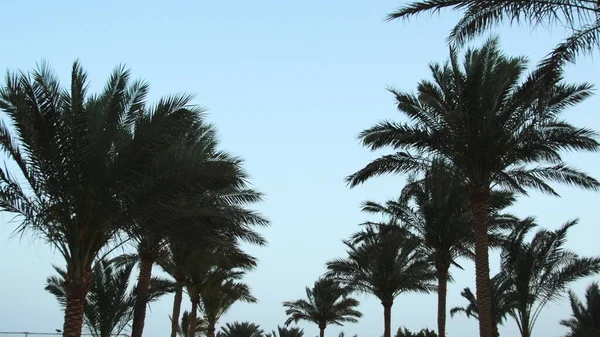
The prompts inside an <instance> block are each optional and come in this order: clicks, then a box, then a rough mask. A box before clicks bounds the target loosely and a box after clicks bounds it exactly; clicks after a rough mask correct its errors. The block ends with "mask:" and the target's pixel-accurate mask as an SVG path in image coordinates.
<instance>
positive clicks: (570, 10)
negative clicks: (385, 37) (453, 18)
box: [388, 0, 600, 74]
mask: <svg viewBox="0 0 600 337" xmlns="http://www.w3.org/2000/svg"><path fill="white" fill-rule="evenodd" d="M445 8H452V9H454V10H460V11H462V12H463V16H462V18H461V19H460V20H459V22H458V23H457V24H456V26H455V27H454V28H453V29H452V31H451V33H450V36H449V41H451V42H456V43H459V44H465V43H466V42H468V41H470V40H471V39H473V38H475V37H477V36H480V35H481V34H483V33H485V32H488V31H490V30H492V29H493V28H494V27H495V26H497V25H499V24H500V23H502V22H508V23H510V24H522V23H528V24H530V25H533V26H552V25H558V26H560V27H561V28H564V27H567V28H569V29H571V35H570V36H569V37H568V38H567V39H565V40H564V41H562V42H561V43H560V44H558V45H557V46H556V48H555V49H554V50H553V51H552V53H550V54H549V55H548V56H547V58H546V59H545V60H544V61H543V62H542V67H543V68H544V69H545V70H546V71H547V72H548V73H549V74H551V73H552V70H553V69H557V68H560V67H562V66H563V64H564V63H565V62H574V61H575V58H576V57H577V56H579V55H580V54H582V53H591V52H593V51H597V50H598V46H599V44H600V16H599V15H598V14H600V4H599V3H598V2H597V1H588V0H556V1H546V0H486V1H481V0H424V1H418V2H413V3H409V4H407V5H405V6H403V7H401V8H399V9H398V10H396V11H394V12H393V13H391V14H389V15H388V20H393V19H399V18H409V17H411V16H415V15H418V14H421V13H425V12H431V13H435V12H439V11H441V10H442V9H445Z"/></svg>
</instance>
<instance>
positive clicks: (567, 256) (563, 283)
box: [501, 220, 600, 337]
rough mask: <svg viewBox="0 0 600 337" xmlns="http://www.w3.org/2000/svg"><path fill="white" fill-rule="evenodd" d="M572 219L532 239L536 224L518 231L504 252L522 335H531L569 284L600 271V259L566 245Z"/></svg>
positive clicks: (505, 270) (506, 276) (504, 269)
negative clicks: (541, 314) (537, 322)
mask: <svg viewBox="0 0 600 337" xmlns="http://www.w3.org/2000/svg"><path fill="white" fill-rule="evenodd" d="M576 223H577V220H573V221H569V222H567V223H566V224H564V225H563V226H562V227H560V228H559V229H557V230H554V231H550V230H546V229H540V230H538V231H537V233H535V235H534V236H533V238H532V239H531V241H528V240H526V239H525V237H526V236H527V234H529V232H530V230H531V229H532V228H534V225H533V224H530V225H528V226H522V227H521V228H519V229H518V230H515V231H514V232H513V234H511V237H510V238H509V240H508V241H507V244H506V246H505V248H504V249H503V250H502V254H501V264H502V273H501V274H502V277H503V278H504V279H505V280H506V281H507V282H508V283H510V285H511V289H510V290H509V292H508V293H509V294H511V297H512V300H513V301H514V304H515V308H514V311H513V316H514V318H515V320H516V322H517V325H518V327H519V331H520V332H521V336H522V337H531V332H532V330H533V327H534V325H535V322H536V321H537V319H538V317H539V314H540V313H541V311H542V310H543V309H544V307H545V306H546V305H547V304H548V303H549V302H552V301H555V300H558V299H560V298H562V296H563V295H564V293H565V292H566V290H567V287H568V286H569V284H571V283H572V282H574V281H577V280H579V279H581V278H583V277H587V276H591V275H594V274H596V273H598V272H600V258H599V257H593V258H587V257H580V256H578V255H577V254H575V253H574V252H572V251H569V250H567V249H566V248H565V247H564V245H565V243H566V239H567V232H568V230H569V229H570V228H571V227H573V226H574V225H575V224H576Z"/></svg>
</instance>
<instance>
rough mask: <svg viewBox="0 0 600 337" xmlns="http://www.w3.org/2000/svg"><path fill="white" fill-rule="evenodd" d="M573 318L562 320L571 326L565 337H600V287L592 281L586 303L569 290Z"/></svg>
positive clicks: (586, 294) (586, 293)
mask: <svg viewBox="0 0 600 337" xmlns="http://www.w3.org/2000/svg"><path fill="white" fill-rule="evenodd" d="M569 299H570V301H571V310H573V313H572V315H571V318H569V319H565V320H562V321H560V324H561V325H563V326H566V327H567V328H569V332H568V333H567V335H566V336H565V337H600V288H598V283H592V284H591V285H590V286H589V287H588V288H587V290H586V292H585V304H584V303H582V302H581V301H580V300H579V299H578V298H577V295H575V293H573V292H569Z"/></svg>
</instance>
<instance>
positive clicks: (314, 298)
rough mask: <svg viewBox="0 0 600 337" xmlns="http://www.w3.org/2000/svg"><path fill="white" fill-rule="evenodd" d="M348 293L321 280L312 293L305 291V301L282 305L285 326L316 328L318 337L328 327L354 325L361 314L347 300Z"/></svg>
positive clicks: (339, 286)
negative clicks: (302, 323) (298, 324)
mask: <svg viewBox="0 0 600 337" xmlns="http://www.w3.org/2000/svg"><path fill="white" fill-rule="evenodd" d="M350 292H351V289H349V288H347V287H343V286H341V285H340V284H339V283H338V282H337V281H336V280H334V279H332V278H327V277H322V278H320V279H318V280H317V281H315V283H314V285H313V287H312V289H311V288H308V287H307V288H306V299H300V300H297V301H293V302H283V306H284V307H285V308H286V310H285V314H286V315H288V316H289V317H288V319H287V320H286V322H285V324H286V325H289V324H291V323H292V322H298V321H301V320H303V321H308V322H313V323H315V324H317V325H318V326H319V330H320V331H321V337H323V335H324V331H325V328H326V327H327V326H328V325H331V324H335V325H343V323H346V322H350V323H356V322H358V318H360V317H362V314H361V313H360V312H359V311H357V310H356V309H355V308H356V307H358V305H359V302H358V301H357V300H356V299H354V298H351V297H349V295H350Z"/></svg>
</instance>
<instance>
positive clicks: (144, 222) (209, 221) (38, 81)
mask: <svg viewBox="0 0 600 337" xmlns="http://www.w3.org/2000/svg"><path fill="white" fill-rule="evenodd" d="M88 89H89V88H88V80H87V75H86V73H85V72H84V71H83V69H82V68H81V66H80V64H79V63H78V62H75V63H74V65H73V69H72V73H71V79H70V88H63V87H62V86H61V85H60V83H59V81H58V80H57V78H56V76H55V75H54V74H53V73H52V72H51V71H50V69H49V67H48V65H47V64H45V63H42V64H41V65H40V66H39V67H38V68H37V69H36V70H34V71H32V72H29V73H28V72H9V73H8V74H7V76H6V80H5V84H4V85H3V86H2V87H0V110H2V111H3V112H4V113H5V116H6V118H5V119H4V120H3V121H2V122H1V123H0V148H1V149H2V151H3V152H4V153H5V154H6V157H7V158H8V160H9V163H8V165H7V166H5V167H3V168H2V169H0V209H1V210H3V211H5V212H9V213H12V214H13V215H15V221H17V229H16V232H17V233H18V234H23V233H26V232H31V233H33V234H34V235H36V236H39V237H41V238H43V239H44V240H46V241H47V242H49V243H50V244H51V245H52V246H53V247H54V248H55V249H56V250H57V251H58V252H59V253H60V255H62V256H63V258H64V260H65V264H66V269H64V270H60V271H59V273H60V276H61V278H60V279H54V280H53V281H52V282H49V284H48V286H49V288H52V289H54V290H52V291H53V292H55V291H56V290H58V289H57V288H56V287H55V286H58V285H61V287H62V288H60V289H62V290H61V292H62V293H61V294H62V295H61V296H63V298H61V302H62V303H63V304H64V312H65V318H64V328H63V335H64V336H65V337H79V336H81V331H82V326H83V323H84V321H87V322H89V323H90V324H91V325H92V326H94V328H92V329H95V328H98V329H102V333H103V334H104V333H108V332H109V331H118V330H120V329H121V328H122V322H123V321H119V322H120V323H118V322H111V323H110V325H111V326H110V328H109V327H104V326H102V324H100V325H99V324H96V323H95V322H93V321H92V320H93V319H94V318H93V315H91V314H90V315H86V307H87V308H89V307H90V305H94V296H95V295H96V294H97V292H101V289H95V287H103V286H105V284H103V283H98V282H101V280H100V276H102V277H104V281H106V282H108V281H110V280H113V279H114V278H113V277H112V276H115V277H116V278H117V279H118V277H120V276H117V275H113V274H112V273H113V272H114V273H117V274H121V273H123V274H126V273H127V272H128V270H129V271H130V269H131V268H132V265H133V264H137V266H138V268H139V274H138V279H137V282H136V285H135V288H134V293H133V294H129V293H127V294H125V293H121V295H119V296H128V298H129V299H131V298H132V296H133V297H134V298H135V300H133V301H132V302H131V301H130V302H128V303H129V304H132V305H133V309H132V310H131V309H130V308H127V309H124V308H123V310H125V311H126V315H125V316H120V317H119V319H122V320H125V321H126V320H127V319H128V317H129V316H128V315H131V319H132V327H131V336H132V337H141V336H142V333H143V328H144V321H145V316H146V308H147V305H148V303H149V301H151V300H152V298H153V296H152V294H153V293H154V291H156V289H154V288H153V282H154V281H153V276H152V267H153V266H154V265H155V264H157V263H158V262H159V261H160V260H161V258H162V256H163V255H165V254H166V255H169V256H170V257H171V258H172V260H171V262H173V265H172V266H173V268H174V269H172V270H171V269H169V267H166V268H165V270H167V271H168V272H169V271H170V272H172V275H173V276H174V277H175V280H176V281H177V282H176V284H175V286H174V288H175V289H176V292H177V293H179V294H180V298H181V290H182V287H183V286H184V285H185V286H186V287H195V286H197V288H196V289H197V290H198V292H196V293H193V294H192V295H193V296H192V299H193V300H195V299H197V297H198V296H200V292H201V290H200V289H203V288H202V287H200V286H198V282H200V283H202V282H204V283H215V284H216V283H218V281H217V280H220V281H221V285H222V286H223V287H230V286H234V287H238V286H239V284H237V283H234V284H232V283H230V282H229V283H228V281H229V280H234V279H236V277H239V276H240V275H241V274H240V273H241V272H240V271H239V270H238V269H240V268H239V267H240V263H241V264H242V265H243V266H244V267H248V266H249V265H254V264H255V263H256V262H255V260H254V259H253V258H248V259H247V260H246V262H243V261H242V262H240V261H238V262H236V263H238V264H237V265H232V263H231V262H230V261H229V262H225V261H222V262H215V261H213V260H214V259H213V260H211V259H209V258H208V257H209V256H216V255H218V254H219V253H220V252H222V251H224V250H225V251H231V250H236V251H239V249H238V248H237V247H238V243H239V241H245V242H249V243H254V244H264V242H265V241H264V239H263V238H262V237H261V236H260V235H258V234H257V233H256V232H255V229H254V228H255V226H257V225H258V226H260V225H266V224H267V223H268V222H267V220H266V219H265V218H264V217H263V216H262V215H260V214H258V213H256V212H255V211H253V210H251V209H249V206H251V205H252V204H254V203H256V202H259V201H260V200H261V198H262V195H261V194H260V193H259V192H257V191H255V190H253V189H252V188H250V187H249V185H248V184H249V182H248V176H247V173H246V172H245V171H244V169H243V161H242V160H241V159H240V158H237V157H235V156H232V155H230V154H228V153H227V152H224V151H223V150H221V149H219V147H218V142H217V137H216V130H215V128H214V126H212V125H211V124H209V123H207V122H206V118H205V116H204V111H203V110H202V109H201V108H198V107H197V106H195V105H192V103H191V100H192V98H193V97H192V96H191V95H186V94H179V95H172V96H168V97H165V98H162V99H160V100H159V101H158V102H157V103H156V104H154V105H149V104H148V103H147V102H146V96H147V93H148V90H149V88H148V85H147V83H145V82H143V81H132V80H131V79H130V73H129V71H128V70H127V69H125V68H124V67H117V68H116V69H115V70H114V72H113V73H112V75H111V76H110V78H109V80H108V82H107V83H106V85H105V87H104V88H103V90H102V91H101V92H100V93H99V94H91V93H89V92H88ZM124 245H132V246H133V247H134V249H135V252H136V253H135V254H133V255H130V256H126V257H121V258H119V260H120V262H119V263H118V264H117V265H115V266H113V267H110V268H117V269H112V271H111V269H109V268H108V267H107V266H106V265H105V263H104V262H102V261H104V260H105V258H107V257H108V256H109V255H111V253H112V252H114V251H115V249H117V248H119V247H123V246H124ZM186 249H187V250H189V251H191V252H196V251H200V252H203V253H204V255H202V254H199V255H196V254H192V256H193V257H192V259H193V260H194V261H193V262H190V263H189V264H186V262H185V261H180V260H176V259H178V258H179V257H175V256H176V255H177V253H175V251H178V250H186ZM240 254H241V253H240ZM238 255H239V254H238ZM188 257H189V256H188ZM248 261H250V262H248ZM165 263H166V262H165ZM181 263H183V264H181ZM248 263H250V264H248ZM124 265H126V266H127V267H125V269H119V268H120V266H124ZM222 265H225V267H222ZM241 269H243V268H241ZM96 270H97V271H98V273H96V272H95V271H96ZM117 270H118V271H117ZM182 271H183V272H184V273H185V278H184V279H181V275H180V274H179V272H182ZM193 273H195V274H194V277H192V276H191V275H192V274H193ZM209 274H210V277H211V279H210V281H206V280H205V278H207V277H208V276H207V275H209ZM103 275H104V276H103ZM99 280H100V281H99ZM119 280H121V281H122V279H119ZM55 281H56V282H55ZM121 281H116V282H121ZM95 284H96V285H95ZM236 289H237V288H236ZM121 290H122V289H121ZM91 291H92V292H91ZM90 292H91V293H90ZM124 294H125V295H124ZM129 304H128V305H129ZM115 309H116V308H115ZM192 309H194V308H192ZM177 310H178V308H174V315H173V318H174V321H175V322H177V321H178V319H179V312H176V311H177ZM125 311H124V312H125ZM218 315H219V313H214V314H213V317H216V316H218ZM108 317H109V316H104V318H108ZM190 319H191V320H192V321H193V320H194V319H195V317H194V311H193V310H192V312H191V318H190ZM90 324H88V325H90ZM175 325H176V324H175V323H174V326H175ZM192 325H193V324H192ZM101 326H102V327H101ZM111 329H116V330H111Z"/></svg>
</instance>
